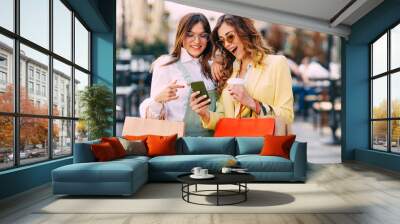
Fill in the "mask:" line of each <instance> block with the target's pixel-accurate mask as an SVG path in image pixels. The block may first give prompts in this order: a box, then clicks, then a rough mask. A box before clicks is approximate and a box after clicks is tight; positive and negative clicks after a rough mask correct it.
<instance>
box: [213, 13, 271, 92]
mask: <svg viewBox="0 0 400 224" xmlns="http://www.w3.org/2000/svg"><path fill="white" fill-rule="evenodd" d="M223 23H226V24H228V25H229V26H232V27H233V28H234V29H235V32H236V34H237V35H238V37H239V38H240V40H241V41H242V43H243V46H244V49H245V51H246V53H247V54H249V55H250V56H251V57H252V58H254V59H257V61H255V63H256V64H255V65H256V66H257V65H259V64H261V63H262V61H263V59H264V57H265V55H267V54H273V50H272V49H271V48H270V47H269V46H268V45H266V44H265V42H264V41H263V39H262V36H261V34H260V32H258V31H257V29H256V27H255V26H254V21H253V20H251V19H249V18H245V17H241V16H234V15H229V14H224V15H222V16H221V17H219V18H218V21H217V25H216V26H215V27H214V29H213V31H212V32H211V41H212V42H213V44H214V51H213V54H214V55H215V54H216V52H218V51H220V52H222V55H223V56H224V64H223V69H224V70H223V71H222V72H223V74H229V75H230V74H231V73H232V67H233V62H234V61H235V56H234V55H233V54H232V53H231V52H229V51H228V50H227V49H226V48H225V47H224V45H223V44H222V43H221V42H220V40H219V36H218V30H219V28H220V27H221V26H222V24H223ZM258 56H259V57H258ZM227 78H229V77H225V79H222V80H221V81H220V82H219V83H218V87H217V89H218V92H221V91H222V89H223V88H224V86H225V84H226V80H227Z"/></svg>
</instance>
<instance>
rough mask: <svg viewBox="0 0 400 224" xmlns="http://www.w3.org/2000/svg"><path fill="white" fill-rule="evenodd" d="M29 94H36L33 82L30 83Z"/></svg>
mask: <svg viewBox="0 0 400 224" xmlns="http://www.w3.org/2000/svg"><path fill="white" fill-rule="evenodd" d="M28 92H29V94H33V93H34V87H33V82H31V81H29V82H28Z"/></svg>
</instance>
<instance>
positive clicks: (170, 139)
mask: <svg viewBox="0 0 400 224" xmlns="http://www.w3.org/2000/svg"><path fill="white" fill-rule="evenodd" d="M177 138H178V135H177V134H175V135H171V136H158V135H149V136H148V137H147V140H146V143H147V148H148V151H147V155H148V156H152V157H154V156H165V155H176V148H175V146H176V139H177Z"/></svg>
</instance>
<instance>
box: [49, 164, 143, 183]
mask: <svg viewBox="0 0 400 224" xmlns="http://www.w3.org/2000/svg"><path fill="white" fill-rule="evenodd" d="M146 167H147V163H146V162H145V161H142V160H139V159H131V160H130V161H127V160H114V161H109V162H95V163H74V164H70V165H66V166H62V167H59V168H57V169H55V170H53V172H52V173H53V181H58V182H129V181H132V176H133V174H134V173H135V172H144V171H146V172H147V168H146ZM144 175H146V176H147V173H146V174H144Z"/></svg>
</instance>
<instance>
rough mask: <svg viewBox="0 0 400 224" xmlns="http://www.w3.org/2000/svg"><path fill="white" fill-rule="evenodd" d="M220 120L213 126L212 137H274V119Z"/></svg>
mask: <svg viewBox="0 0 400 224" xmlns="http://www.w3.org/2000/svg"><path fill="white" fill-rule="evenodd" d="M242 108H243V107H242V106H240V111H239V114H238V116H239V118H221V119H220V120H219V121H218V123H217V125H216V126H215V132H214V137H261V136H265V135H274V132H275V119H274V118H273V117H268V118H258V117H256V118H240V114H241V111H242Z"/></svg>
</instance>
